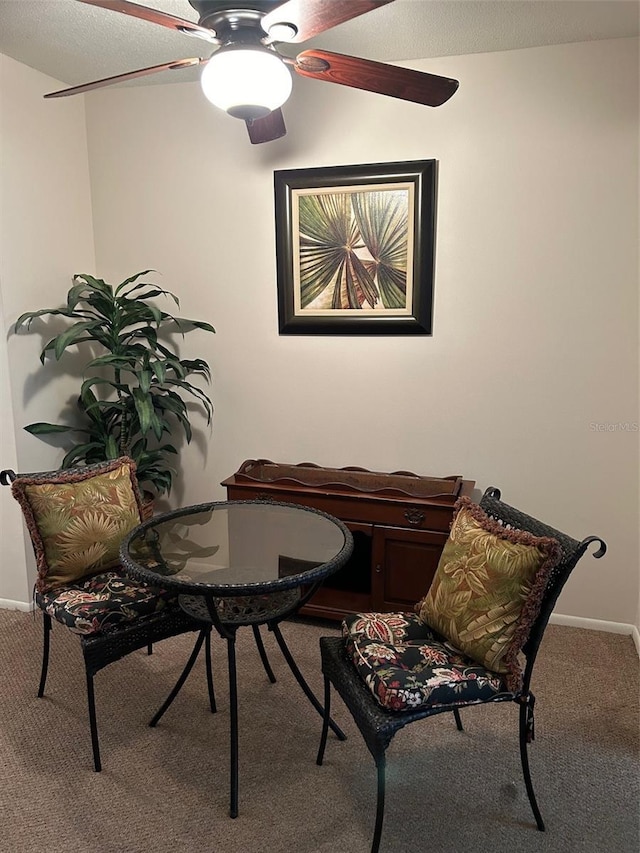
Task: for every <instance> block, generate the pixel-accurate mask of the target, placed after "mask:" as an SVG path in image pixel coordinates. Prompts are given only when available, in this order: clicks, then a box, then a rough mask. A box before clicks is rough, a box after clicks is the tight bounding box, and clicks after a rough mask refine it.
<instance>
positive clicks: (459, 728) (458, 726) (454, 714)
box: [453, 708, 464, 732]
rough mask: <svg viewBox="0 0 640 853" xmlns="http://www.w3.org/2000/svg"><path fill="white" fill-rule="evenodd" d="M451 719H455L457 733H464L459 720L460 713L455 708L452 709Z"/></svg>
mask: <svg viewBox="0 0 640 853" xmlns="http://www.w3.org/2000/svg"><path fill="white" fill-rule="evenodd" d="M453 717H454V719H455V721H456V726H457V728H458V731H459V732H462V731H464V729H463V728H462V720H461V718H460V711H458V709H457V708H454V709H453Z"/></svg>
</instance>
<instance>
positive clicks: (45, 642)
mask: <svg viewBox="0 0 640 853" xmlns="http://www.w3.org/2000/svg"><path fill="white" fill-rule="evenodd" d="M43 616H44V620H43V625H44V628H43V637H42V669H41V671H40V686H39V687H38V698H39V699H42V697H43V696H44V685H45V684H46V681H47V670H48V669H49V641H50V635H51V616H49V614H48V613H44V614H43Z"/></svg>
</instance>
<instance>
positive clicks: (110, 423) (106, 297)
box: [14, 270, 215, 495]
mask: <svg viewBox="0 0 640 853" xmlns="http://www.w3.org/2000/svg"><path fill="white" fill-rule="evenodd" d="M150 272H153V270H144V271H143V272H139V273H136V275H133V276H131V277H130V278H127V279H126V280H125V281H123V282H122V284H119V285H118V286H117V287H115V289H114V288H113V287H112V286H111V285H110V284H107V283H106V282H105V281H103V280H102V279H97V278H94V277H93V276H90V275H86V274H84V273H83V274H80V275H75V276H74V277H73V286H72V287H71V288H70V290H69V291H68V293H67V302H66V305H64V306H62V307H61V308H43V309H41V310H39V311H29V312H27V313H25V314H22V316H20V317H18V319H17V321H16V323H15V327H14V330H15V332H16V333H17V332H19V331H20V330H21V329H25V330H27V331H28V330H29V329H30V327H31V324H32V322H33V321H34V320H35V319H36V318H39V317H44V316H49V317H56V318H57V317H63V318H69V319H70V320H71V321H72V322H71V324H70V325H68V326H67V328H65V329H64V330H63V331H62V332H60V333H59V334H57V335H55V337H53V338H51V340H49V341H48V342H47V344H46V345H45V347H44V349H43V350H42V352H41V354H40V361H41V362H42V364H44V363H45V359H47V358H48V357H49V358H51V357H53V358H55V359H56V360H59V359H60V358H61V357H62V356H63V354H64V353H65V352H66V351H67V350H68V349H69V348H70V347H81V348H82V347H85V348H86V349H87V351H88V354H89V356H90V361H88V362H87V364H86V366H85V370H84V376H83V382H82V386H81V388H80V394H79V396H78V400H77V407H78V412H79V421H78V423H77V424H74V425H66V424H50V423H33V424H29V426H26V427H25V429H26V430H27V432H30V433H31V434H32V435H37V436H45V435H51V434H52V433H63V432H75V433H80V434H81V435H82V440H81V441H79V442H77V443H75V444H74V445H73V446H72V447H71V449H70V450H69V451H68V453H67V454H66V456H65V457H64V459H63V460H62V467H63V468H69V467H71V466H73V465H78V464H83V463H84V464H87V465H88V464H91V463H93V462H101V461H104V460H107V459H116V458H117V457H118V456H122V455H127V456H130V457H131V458H132V459H134V460H135V462H136V465H137V477H138V480H139V482H140V483H141V485H142V487H143V488H144V489H148V488H149V487H150V488H151V490H152V491H153V492H154V493H155V494H157V495H161V494H163V493H164V492H168V491H170V489H171V483H172V478H173V473H174V469H173V467H172V465H171V464H170V463H169V458H170V457H171V456H172V455H175V454H177V452H178V451H177V449H176V447H175V446H174V445H173V444H171V443H170V441H167V440H166V439H168V438H169V437H170V436H171V434H172V433H173V432H174V430H175V429H176V427H178V429H179V430H181V431H182V432H183V433H184V435H185V438H186V440H187V442H189V441H191V437H192V431H191V424H190V420H189V418H190V414H191V412H190V411H189V409H188V408H187V402H186V400H189V402H190V403H191V405H193V404H194V403H195V404H196V408H197V409H199V410H200V412H201V413H202V414H203V415H205V416H206V420H207V424H209V423H210V422H211V417H212V414H213V405H212V403H211V399H210V398H209V396H208V395H207V394H206V393H205V392H204V391H203V390H202V389H201V388H199V387H198V386H197V385H194V384H193V383H192V382H190V381H189V379H188V377H193V376H200V377H202V378H203V379H204V381H205V382H206V383H210V381H211V371H210V368H209V365H208V364H207V362H206V361H204V360H203V359H201V358H196V359H185V358H181V357H180V355H179V354H178V353H177V352H176V350H175V347H174V346H173V344H172V341H171V336H172V334H175V333H179V334H181V335H183V336H184V334H185V333H186V332H189V331H191V330H193V329H203V330H204V331H206V332H215V329H214V328H213V326H211V325H210V324H209V323H204V322H202V321H200V320H187V319H185V318H183V317H174V316H173V315H172V314H168V313H167V312H165V311H162V310H160V309H159V308H157V307H156V305H154V304H153V303H152V302H151V301H150V300H153V299H155V298H156V297H159V296H160V297H166V298H169V299H172V300H173V301H174V302H175V303H176V305H178V306H179V305H180V303H179V301H178V298H177V297H176V296H174V294H173V293H171V292H170V291H168V290H163V289H162V288H160V287H158V286H157V285H156V284H152V283H149V282H147V281H141V280H140V279H142V278H143V277H144V276H146V275H148V274H149V273H150ZM185 398H186V399H185Z"/></svg>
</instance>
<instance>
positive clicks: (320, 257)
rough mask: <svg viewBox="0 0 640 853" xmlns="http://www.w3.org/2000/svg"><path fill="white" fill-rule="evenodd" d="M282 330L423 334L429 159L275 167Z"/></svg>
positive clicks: (431, 225) (427, 304)
mask: <svg viewBox="0 0 640 853" xmlns="http://www.w3.org/2000/svg"><path fill="white" fill-rule="evenodd" d="M274 182H275V214H276V253H277V275H278V322H279V330H280V334H281V335H360V334H367V335H430V334H431V331H432V315H433V266H434V243H435V199H436V161H435V160H418V161H409V162H405V163H375V164H370V165H357V166H337V167H331V168H317V169H288V170H281V171H276V172H275V173H274Z"/></svg>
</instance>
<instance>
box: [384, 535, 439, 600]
mask: <svg viewBox="0 0 640 853" xmlns="http://www.w3.org/2000/svg"><path fill="white" fill-rule="evenodd" d="M446 541H447V534H446V533H436V532H434V531H430V530H405V529H403V528H401V527H375V528H374V532H373V553H372V557H373V588H372V599H373V601H372V604H373V608H374V609H375V610H380V611H382V612H388V611H393V610H398V611H402V610H411V609H412V608H413V606H414V604H415V603H416V602H417V601H419V600H420V599H421V598H422V597H423V596H425V595H426V594H427V590H428V589H429V587H430V586H431V581H432V580H433V576H434V575H435V573H436V569H437V568H438V561H439V560H440V555H441V554H442V549H443V548H444V544H445V542H446Z"/></svg>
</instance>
